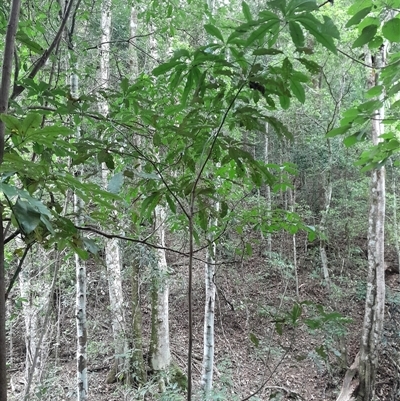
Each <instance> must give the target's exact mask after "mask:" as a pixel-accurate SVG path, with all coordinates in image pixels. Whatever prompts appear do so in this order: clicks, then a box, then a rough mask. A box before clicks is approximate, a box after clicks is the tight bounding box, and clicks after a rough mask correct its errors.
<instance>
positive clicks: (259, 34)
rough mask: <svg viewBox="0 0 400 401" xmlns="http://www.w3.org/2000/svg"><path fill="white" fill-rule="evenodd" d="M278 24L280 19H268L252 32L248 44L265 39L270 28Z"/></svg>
mask: <svg viewBox="0 0 400 401" xmlns="http://www.w3.org/2000/svg"><path fill="white" fill-rule="evenodd" d="M277 24H279V20H275V19H273V20H271V21H268V22H267V23H266V24H262V25H260V26H259V27H258V28H257V29H256V30H255V31H253V32H252V33H251V34H250V36H249V38H248V39H247V41H246V46H250V45H251V44H252V43H254V42H255V41H256V40H263V39H264V37H265V35H266V34H267V33H268V32H269V31H270V29H271V28H273V27H274V25H277Z"/></svg>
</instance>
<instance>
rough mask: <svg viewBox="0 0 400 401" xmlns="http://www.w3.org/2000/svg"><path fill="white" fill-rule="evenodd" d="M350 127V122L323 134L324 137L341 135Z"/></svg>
mask: <svg viewBox="0 0 400 401" xmlns="http://www.w3.org/2000/svg"><path fill="white" fill-rule="evenodd" d="M350 128H351V124H347V125H344V126H343V127H338V128H334V129H333V130H331V131H329V132H328V133H327V134H326V135H325V138H333V137H334V136H338V135H343V134H344V133H346V132H347V131H348V130H349V129H350Z"/></svg>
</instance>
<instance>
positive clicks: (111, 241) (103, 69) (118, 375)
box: [99, 0, 128, 383]
mask: <svg viewBox="0 0 400 401" xmlns="http://www.w3.org/2000/svg"><path fill="white" fill-rule="evenodd" d="M100 29H101V38H100V43H101V44H100V82H101V88H102V89H107V88H108V83H109V76H110V41H111V1H110V0H103V3H102V9H101V21H100ZM99 111H100V113H101V114H102V115H103V116H104V117H107V115H108V111H109V107H108V103H107V100H102V101H100V102H99ZM102 178H103V185H104V187H105V188H107V183H108V168H107V166H106V165H105V163H103V164H102ZM105 254H106V266H107V278H108V292H109V296H110V312H111V327H112V331H113V337H114V355H115V356H114V367H113V369H111V371H110V373H109V376H108V378H107V381H108V382H109V383H111V382H113V381H115V380H116V379H122V378H124V379H125V380H126V379H127V377H128V367H127V358H126V355H127V352H128V343H127V339H126V329H125V327H126V320H125V307H124V299H123V292H122V276H121V270H122V252H121V246H120V243H119V240H118V239H116V238H106V239H105Z"/></svg>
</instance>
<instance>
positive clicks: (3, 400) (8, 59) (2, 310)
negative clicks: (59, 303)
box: [0, 0, 21, 401]
mask: <svg viewBox="0 0 400 401" xmlns="http://www.w3.org/2000/svg"><path fill="white" fill-rule="evenodd" d="M20 8H21V2H20V0H13V1H12V3H11V12H10V18H9V20H8V26H7V32H6V41H5V45H4V53H3V66H2V71H1V86H0V114H7V111H8V97H9V93H10V85H11V70H12V62H13V53H14V46H15V35H16V32H17V27H18V20H19V12H20ZM4 136H5V125H4V123H3V121H0V166H1V164H2V163H3V159H4ZM0 235H1V238H0V401H7V387H8V384H7V364H6V362H7V342H6V283H5V272H4V269H5V266H4V228H3V205H2V204H0Z"/></svg>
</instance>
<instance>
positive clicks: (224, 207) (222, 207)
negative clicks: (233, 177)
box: [220, 201, 229, 218]
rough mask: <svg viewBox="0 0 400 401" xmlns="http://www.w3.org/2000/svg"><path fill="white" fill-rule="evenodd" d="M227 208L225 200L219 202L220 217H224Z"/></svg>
mask: <svg viewBox="0 0 400 401" xmlns="http://www.w3.org/2000/svg"><path fill="white" fill-rule="evenodd" d="M228 209H229V207H228V204H227V203H226V202H225V201H223V202H221V210H220V216H221V218H224V217H225V216H226V215H227V214H228Z"/></svg>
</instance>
